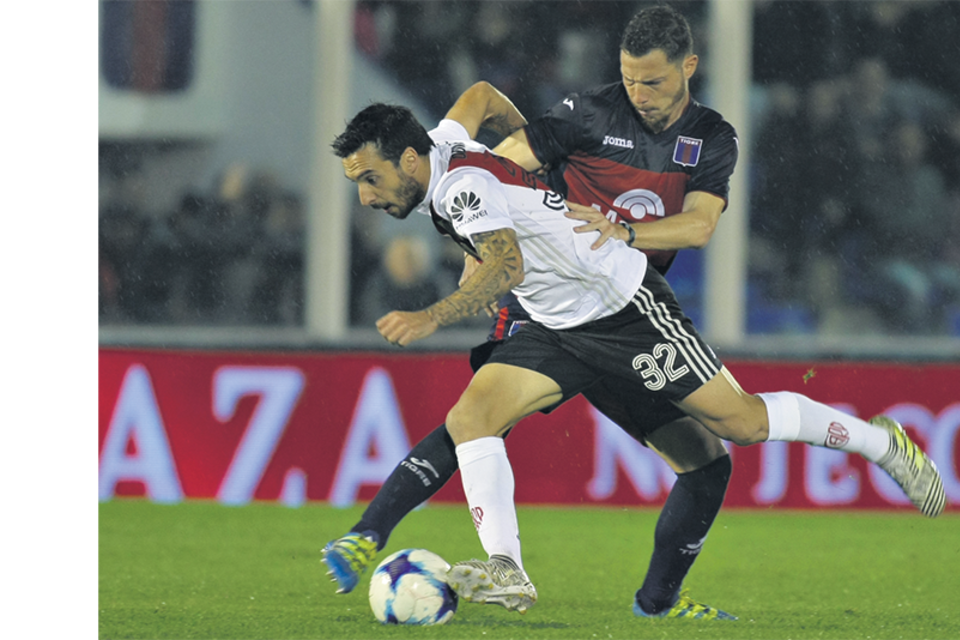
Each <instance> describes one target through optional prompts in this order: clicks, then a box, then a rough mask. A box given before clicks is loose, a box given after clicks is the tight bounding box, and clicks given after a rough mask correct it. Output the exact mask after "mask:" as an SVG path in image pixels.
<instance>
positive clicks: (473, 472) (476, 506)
mask: <svg viewBox="0 0 960 640" xmlns="http://www.w3.org/2000/svg"><path fill="white" fill-rule="evenodd" d="M457 461H458V463H459V464H460V479H461V480H462V481H463V492H464V493H465V494H466V496H467V505H468V506H469V507H470V514H471V515H472V516H473V524H474V526H476V528H477V535H479V536H480V544H482V545H483V550H484V551H486V552H487V555H490V556H492V555H504V556H509V557H510V558H512V559H513V560H514V562H516V563H517V566H518V567H520V568H521V569H523V562H522V560H521V558H520V527H519V525H518V524H517V509H516V506H515V505H514V502H513V489H514V479H513V468H512V467H511V466H510V460H509V459H508V458H507V449H506V447H505V446H504V443H503V438H498V437H495V436H493V437H488V438H478V439H476V440H471V441H470V442H464V443H463V444H460V445H457Z"/></svg>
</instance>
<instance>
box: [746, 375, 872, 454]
mask: <svg viewBox="0 0 960 640" xmlns="http://www.w3.org/2000/svg"><path fill="white" fill-rule="evenodd" d="M758 395H759V396H760V397H761V398H762V399H763V402H764V403H765V404H766V405H767V418H768V422H769V426H770V435H769V436H768V437H767V441H772V440H781V441H785V442H806V443H807V444H812V445H816V446H818V447H827V448H828V449H840V450H841V451H847V452H850V453H859V454H860V455H862V456H863V457H864V458H866V459H867V460H869V461H870V462H876V461H877V460H879V459H880V458H882V457H883V456H884V455H885V454H886V453H887V450H888V449H889V448H890V434H889V433H887V431H886V430H884V429H881V428H880V427H875V426H873V425H872V424H870V423H868V422H866V421H864V420H861V419H860V418H855V417H853V416H851V415H849V414H847V413H843V412H842V411H838V410H837V409H834V408H833V407H830V406H828V405H825V404H823V403H820V402H816V401H814V400H811V399H810V398H808V397H806V396H804V395H800V394H799V393H792V392H790V391H778V392H776V393H761V394H758Z"/></svg>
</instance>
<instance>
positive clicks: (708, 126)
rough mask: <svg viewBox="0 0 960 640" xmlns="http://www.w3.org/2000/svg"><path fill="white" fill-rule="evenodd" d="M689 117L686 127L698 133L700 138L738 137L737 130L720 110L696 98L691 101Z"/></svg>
mask: <svg viewBox="0 0 960 640" xmlns="http://www.w3.org/2000/svg"><path fill="white" fill-rule="evenodd" d="M688 115H689V118H687V119H686V120H687V123H686V126H685V127H684V128H685V129H688V130H689V132H690V133H697V134H699V135H697V136H696V137H699V138H704V139H706V138H736V137H737V131H736V129H734V127H733V125H732V124H730V123H729V122H727V121H726V120H725V119H724V118H723V116H722V115H721V114H720V112H719V111H716V110H715V109H711V108H710V107H708V106H706V105H703V104H700V103H699V102H697V101H696V100H691V101H690V112H689V114H688Z"/></svg>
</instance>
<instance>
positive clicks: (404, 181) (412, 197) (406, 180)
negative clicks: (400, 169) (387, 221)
mask: <svg viewBox="0 0 960 640" xmlns="http://www.w3.org/2000/svg"><path fill="white" fill-rule="evenodd" d="M426 196H427V190H426V189H424V188H423V185H421V184H420V183H419V182H417V180H416V179H415V178H412V177H410V176H407V175H404V174H402V173H401V174H400V187H399V188H398V189H397V199H398V200H399V201H400V202H398V203H397V205H398V206H399V207H400V210H399V211H398V212H397V213H395V214H394V213H391V212H390V211H389V210H385V211H386V212H387V215H390V216H393V217H394V218H396V219H397V220H404V219H406V217H407V216H409V215H410V212H411V211H413V210H414V209H415V208H416V207H417V205H419V204H420V203H421V202H423V199H424V198H425V197H426Z"/></svg>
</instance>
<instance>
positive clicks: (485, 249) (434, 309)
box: [377, 229, 523, 347]
mask: <svg viewBox="0 0 960 640" xmlns="http://www.w3.org/2000/svg"><path fill="white" fill-rule="evenodd" d="M471 240H472V241H473V245H474V247H476V249H477V253H478V254H479V256H480V259H481V260H482V263H481V264H480V265H479V266H478V267H477V269H476V270H475V271H474V272H473V274H472V275H471V276H470V277H469V278H467V279H466V281H464V282H463V283H462V284H461V285H460V288H459V289H457V290H456V291H454V292H453V293H451V294H450V295H449V296H447V297H446V298H443V299H442V300H440V301H439V302H437V303H435V304H433V305H430V306H429V307H427V308H426V309H424V310H423V311H392V312H390V313H388V314H387V315H385V316H383V317H382V318H380V319H379V320H377V330H378V331H379V332H380V334H381V335H382V336H383V337H384V338H386V339H387V341H389V342H391V343H393V344H395V345H398V346H401V347H405V346H407V345H408V344H410V343H411V342H413V341H415V340H420V339H422V338H426V337H427V336H429V335H431V334H432V333H433V332H434V331H436V330H437V329H438V328H440V327H443V326H447V325H450V324H454V323H456V322H459V321H461V320H463V319H464V318H470V317H473V316H475V315H477V314H478V313H480V312H481V311H483V310H484V309H486V308H488V307H489V306H490V305H492V304H494V303H495V302H496V301H497V300H499V299H500V298H502V297H503V296H504V295H506V293H507V292H508V291H510V290H511V289H513V288H514V287H516V286H517V285H519V284H520V283H522V282H523V254H522V253H521V252H520V245H519V244H517V235H516V232H515V231H514V230H513V229H496V230H494V231H487V232H482V233H477V234H474V235H473V236H472V238H471Z"/></svg>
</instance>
